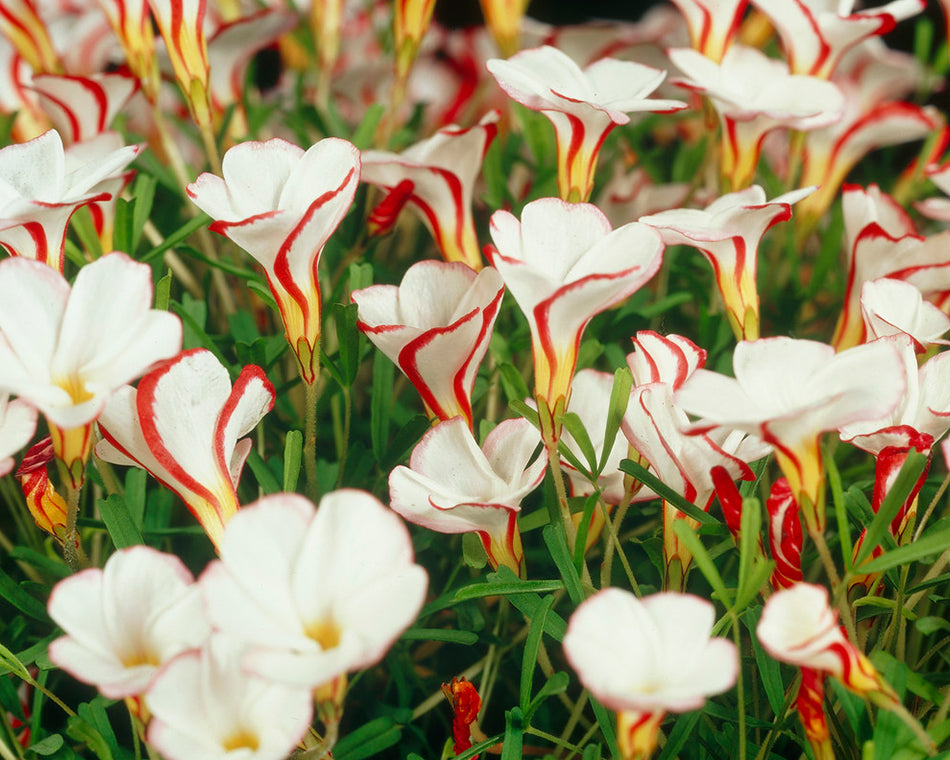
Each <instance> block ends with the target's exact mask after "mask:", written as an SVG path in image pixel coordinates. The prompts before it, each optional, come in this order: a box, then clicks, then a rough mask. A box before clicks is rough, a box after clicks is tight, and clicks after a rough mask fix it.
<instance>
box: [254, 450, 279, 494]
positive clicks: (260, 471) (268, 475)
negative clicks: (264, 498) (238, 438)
mask: <svg viewBox="0 0 950 760" xmlns="http://www.w3.org/2000/svg"><path fill="white" fill-rule="evenodd" d="M247 466H248V467H250V468H251V472H253V473H254V477H255V478H257V485H259V486H260V487H261V490H262V491H263V492H264V493H265V494H272V493H280V492H281V487H280V485H281V484H280V483H279V482H278V481H277V478H276V477H274V473H272V472H271V471H270V469H269V468H268V467H267V463H266V462H265V461H264V460H263V459H262V458H261V455H260V454H259V453H258V451H257V449H251V452H250V454H248V455H247Z"/></svg>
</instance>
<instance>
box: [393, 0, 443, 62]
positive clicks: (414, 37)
mask: <svg viewBox="0 0 950 760" xmlns="http://www.w3.org/2000/svg"><path fill="white" fill-rule="evenodd" d="M434 10H435V0H396V3H395V5H394V7H393V38H394V45H395V49H396V76H397V77H398V78H399V79H402V80H405V78H406V77H407V76H409V69H411V68H412V63H413V61H415V59H416V54H417V53H418V52H419V46H420V45H421V44H422V38H423V37H424V36H425V33H426V30H427V29H428V28H429V21H431V20H432V12H433V11H434Z"/></svg>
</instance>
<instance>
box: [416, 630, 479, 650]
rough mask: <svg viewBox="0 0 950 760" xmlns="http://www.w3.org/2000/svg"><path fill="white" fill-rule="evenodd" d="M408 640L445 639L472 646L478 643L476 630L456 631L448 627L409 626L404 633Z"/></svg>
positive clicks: (450, 642) (451, 642)
mask: <svg viewBox="0 0 950 760" xmlns="http://www.w3.org/2000/svg"><path fill="white" fill-rule="evenodd" d="M402 638H403V639H405V640H407V641H444V642H446V643H448V644H463V645H465V646H471V645H472V644H477V643H478V634H477V633H475V631H454V630H451V629H447V628H409V629H408V630H406V631H405V632H403V634H402Z"/></svg>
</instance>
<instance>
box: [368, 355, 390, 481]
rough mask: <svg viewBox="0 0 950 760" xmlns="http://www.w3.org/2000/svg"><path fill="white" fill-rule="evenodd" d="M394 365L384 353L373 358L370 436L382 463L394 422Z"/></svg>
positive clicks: (374, 449)
mask: <svg viewBox="0 0 950 760" xmlns="http://www.w3.org/2000/svg"><path fill="white" fill-rule="evenodd" d="M392 402H393V363H392V362H391V361H389V359H387V358H386V355H385V354H383V352H382V351H377V352H376V356H375V357H374V358H373V395H372V397H371V399H370V410H369V412H370V434H371V439H372V442H373V454H374V455H375V456H376V461H377V462H382V461H383V459H384V458H385V456H386V451H387V449H388V448H389V423H390V421H391V420H392Z"/></svg>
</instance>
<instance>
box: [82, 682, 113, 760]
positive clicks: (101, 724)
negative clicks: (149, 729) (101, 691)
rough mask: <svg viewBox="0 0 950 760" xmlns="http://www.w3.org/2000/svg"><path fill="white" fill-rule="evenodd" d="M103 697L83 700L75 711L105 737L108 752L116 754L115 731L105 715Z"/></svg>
mask: <svg viewBox="0 0 950 760" xmlns="http://www.w3.org/2000/svg"><path fill="white" fill-rule="evenodd" d="M105 705H106V700H105V697H96V698H95V699H94V700H92V701H91V702H84V703H83V704H81V705H79V707H78V708H77V710H76V712H77V713H78V714H79V717H80V718H82V719H83V720H85V721H86V722H87V723H89V725H90V726H93V727H94V728H95V729H96V731H98V732H99V735H100V736H101V737H102V738H103V739H105V742H106V744H107V745H108V747H109V752H110V753H111V754H112V755H113V756H116V755H118V754H119V742H118V741H117V740H116V738H115V732H114V731H113V730H112V723H111V721H110V720H109V716H108V715H106V708H105Z"/></svg>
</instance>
